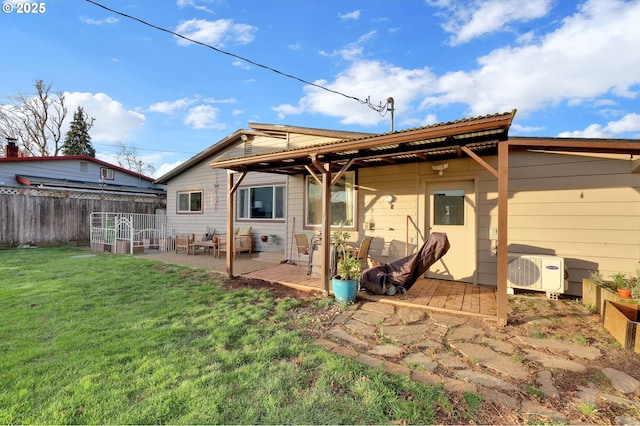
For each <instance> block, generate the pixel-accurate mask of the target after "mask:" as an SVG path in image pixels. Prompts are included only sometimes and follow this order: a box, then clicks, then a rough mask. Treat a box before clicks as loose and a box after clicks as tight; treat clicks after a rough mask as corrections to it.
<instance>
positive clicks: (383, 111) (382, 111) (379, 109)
mask: <svg viewBox="0 0 640 426" xmlns="http://www.w3.org/2000/svg"><path fill="white" fill-rule="evenodd" d="M85 1H86V2H88V3H91V4H93V5H95V6H98V7H101V8H102V9H104V10H107V11H109V12H112V13H115V14H116V15H120V16H122V17H124V18H128V19H132V20H134V21H137V22H139V23H141V24H143V25H146V26H148V27H151V28H154V29H156V30H159V31H163V32H165V33H169V34H171V35H174V36H176V37H180V38H181V39H184V40H187V41H190V42H192V43H195V44H199V45H201V46H204V47H207V48H209V49H212V50H215V51H216V52H218V53H222V54H224V55H227V56H231V57H233V58H236V59H239V60H241V61H244V62H247V63H249V64H251V65H255V66H256V67H260V68H264V69H266V70H268V71H272V72H274V73H276V74H280V75H282V76H284V77H287V78H291V79H293V80H297V81H299V82H301V83H304V84H308V85H310V86H313V87H317V88H318V89H322V90H326V91H327V92H331V93H334V94H336V95H340V96H344V97H345V98H348V99H352V100H354V101H357V102H359V103H361V104H363V105H367V106H369V108H371V109H373V110H375V111H377V112H378V113H380V114H381V115H383V116H384V114H386V112H387V110H388V108H387V107H388V105H389V102H387V103H386V104H385V105H384V106H383V105H382V102H381V103H380V106H375V105H372V104H371V100H370V97H367V100H365V101H363V100H362V99H359V98H357V97H355V96H350V95H347V94H345V93H342V92H339V91H337V90H333V89H329V88H328V87H325V86H322V85H320V84H316V83H312V82H310V81H307V80H305V79H303V78H300V77H296V76H295V75H291V74H287V73H285V72H282V71H280V70H277V69H275V68H272V67H269V66H267V65H263V64H260V63H258V62H255V61H252V60H251V59H247V58H244V57H242V56H240V55H236V54H235V53H231V52H227V51H225V50H222V49H218V48H217V47H214V46H211V45H210V44H206V43H203V42H201V41H198V40H194V39H191V38H189V37H187V36H184V35H182V34H179V33H176V32H175V31H171V30H169V29H167V28H163V27H160V26H158V25H154V24H152V23H150V22H147V21H145V20H143V19H140V18H137V17H135V16H131V15H128V14H126V13H123V12H120V11H117V10H114V9H111V8H109V7H107V6H105V5H103V4H100V3H97V2H95V1H93V0H85ZM391 108H393V106H392V107H391Z"/></svg>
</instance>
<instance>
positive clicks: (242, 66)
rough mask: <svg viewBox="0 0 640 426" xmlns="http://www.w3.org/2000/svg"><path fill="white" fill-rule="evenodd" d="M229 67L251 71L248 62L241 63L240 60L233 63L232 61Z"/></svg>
mask: <svg viewBox="0 0 640 426" xmlns="http://www.w3.org/2000/svg"><path fill="white" fill-rule="evenodd" d="M231 65H233V66H234V67H237V68H240V69H243V70H250V69H251V66H250V65H249V63H248V62H245V61H241V60H240V59H236V60H235V61H233V62H232V63H231Z"/></svg>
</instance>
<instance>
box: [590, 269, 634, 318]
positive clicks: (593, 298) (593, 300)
mask: <svg viewBox="0 0 640 426" xmlns="http://www.w3.org/2000/svg"><path fill="white" fill-rule="evenodd" d="M607 300H609V301H611V302H616V303H631V304H636V305H637V304H638V301H637V300H636V299H624V298H622V297H620V296H618V293H617V292H616V291H615V290H614V289H612V288H610V287H608V286H606V285H604V284H600V283H596V282H595V281H593V280H590V279H588V278H584V279H583V280H582V303H583V304H584V305H585V306H591V307H593V308H594V309H595V310H596V312H597V313H599V314H600V315H602V314H603V312H604V304H605V302H606V301H607Z"/></svg>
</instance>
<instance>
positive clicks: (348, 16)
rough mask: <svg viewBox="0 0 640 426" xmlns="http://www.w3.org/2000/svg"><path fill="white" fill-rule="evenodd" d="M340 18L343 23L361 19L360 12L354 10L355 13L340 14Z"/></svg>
mask: <svg viewBox="0 0 640 426" xmlns="http://www.w3.org/2000/svg"><path fill="white" fill-rule="evenodd" d="M338 18H340V20H342V21H349V20H352V19H354V20H355V19H360V10H354V11H353V12H349V13H339V14H338Z"/></svg>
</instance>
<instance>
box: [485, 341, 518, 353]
mask: <svg viewBox="0 0 640 426" xmlns="http://www.w3.org/2000/svg"><path fill="white" fill-rule="evenodd" d="M482 341H483V342H484V343H486V344H487V345H489V347H490V348H491V349H493V350H494V351H498V352H502V353H505V354H512V353H513V352H514V351H515V347H514V346H513V344H511V343H508V342H503V341H502V340H496V339H492V338H490V337H485V338H484V339H482Z"/></svg>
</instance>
